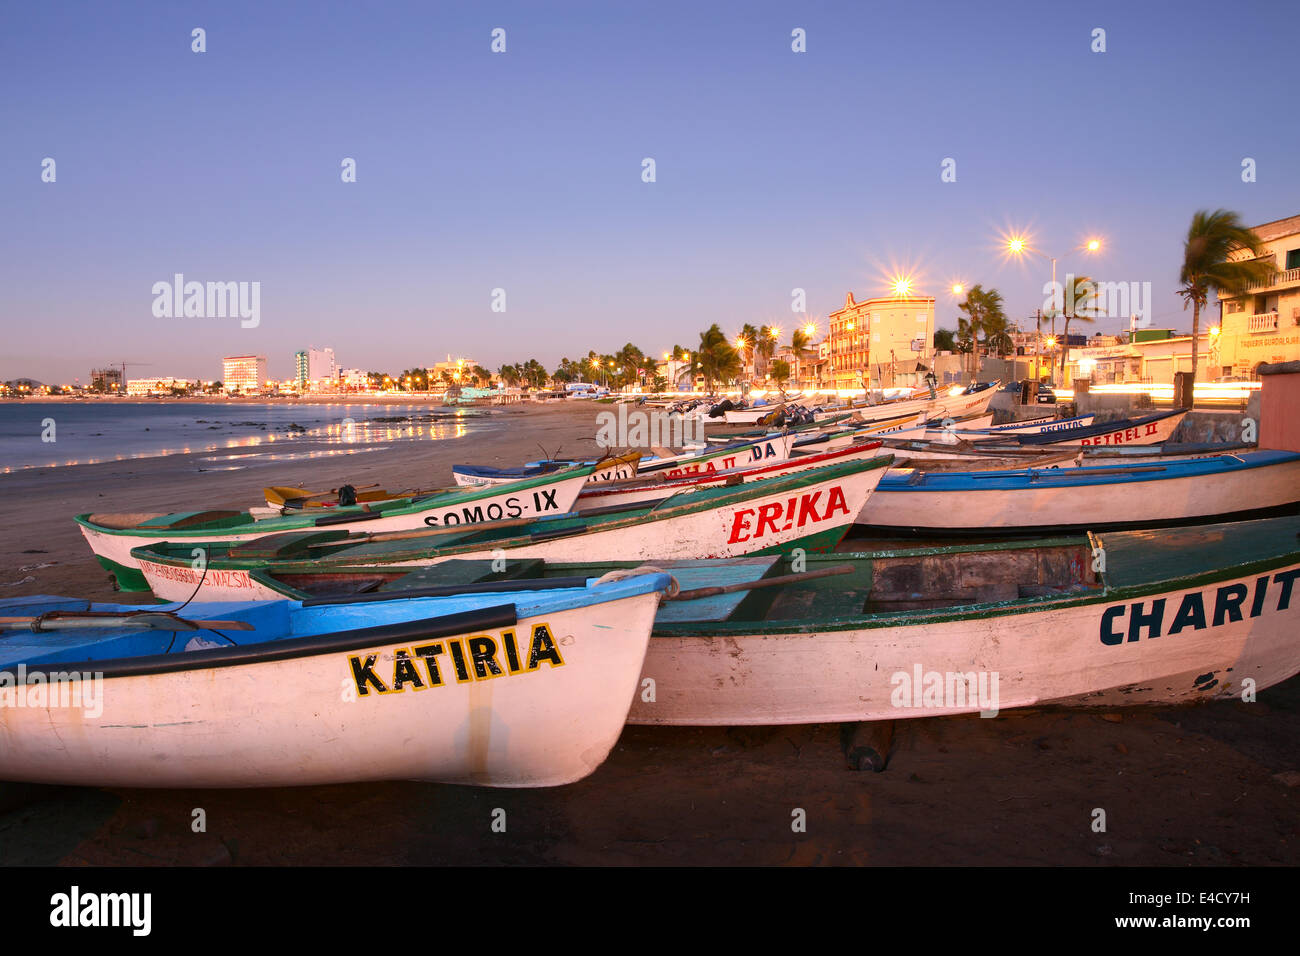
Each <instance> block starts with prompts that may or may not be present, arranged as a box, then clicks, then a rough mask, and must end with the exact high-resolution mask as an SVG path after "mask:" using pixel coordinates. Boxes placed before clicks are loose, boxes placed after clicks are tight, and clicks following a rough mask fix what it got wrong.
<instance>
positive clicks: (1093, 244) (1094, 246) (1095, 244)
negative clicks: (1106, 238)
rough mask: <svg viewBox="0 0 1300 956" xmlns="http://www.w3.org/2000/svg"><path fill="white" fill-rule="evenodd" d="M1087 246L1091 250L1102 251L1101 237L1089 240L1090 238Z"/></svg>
mask: <svg viewBox="0 0 1300 956" xmlns="http://www.w3.org/2000/svg"><path fill="white" fill-rule="evenodd" d="M1085 248H1086V249H1087V250H1088V251H1089V252H1100V251H1101V240H1100V239H1089V240H1088V244H1087V246H1086V247H1085Z"/></svg>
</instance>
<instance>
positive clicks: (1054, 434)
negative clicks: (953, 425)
mask: <svg viewBox="0 0 1300 956" xmlns="http://www.w3.org/2000/svg"><path fill="white" fill-rule="evenodd" d="M1186 417H1187V409H1185V408H1175V409H1171V410H1170V411H1167V412H1156V413H1155V414H1153V415H1143V416H1141V417H1140V418H1121V419H1117V420H1115V421H1109V422H1094V423H1093V424H1091V425H1084V426H1080V427H1078V428H1066V429H1051V430H1044V431H1038V432H1030V433H1024V432H998V433H993V434H986V435H980V436H979V437H976V438H974V439H972V441H973V442H974V444H976V445H982V444H989V445H992V444H995V443H999V442H1006V443H1013V442H1014V443H1018V444H1020V445H1067V444H1068V445H1079V446H1080V447H1084V448H1087V447H1099V446H1109V445H1160V444H1163V443H1164V442H1167V441H1169V440H1171V439H1172V438H1173V434H1174V432H1175V431H1177V430H1178V426H1179V425H1181V424H1182V422H1183V419H1184V418H1186Z"/></svg>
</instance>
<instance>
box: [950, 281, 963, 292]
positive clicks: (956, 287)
mask: <svg viewBox="0 0 1300 956" xmlns="http://www.w3.org/2000/svg"><path fill="white" fill-rule="evenodd" d="M965 291H966V286H965V285H964V284H963V283H961V282H954V283H953V284H952V294H953V295H961V294H962V293H963V292H965Z"/></svg>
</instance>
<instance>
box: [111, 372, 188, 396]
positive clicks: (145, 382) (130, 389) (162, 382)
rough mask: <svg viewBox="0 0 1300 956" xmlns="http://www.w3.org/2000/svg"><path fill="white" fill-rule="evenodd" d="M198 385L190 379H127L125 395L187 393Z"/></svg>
mask: <svg viewBox="0 0 1300 956" xmlns="http://www.w3.org/2000/svg"><path fill="white" fill-rule="evenodd" d="M198 384H199V383H198V381H197V380H195V379H192V378H171V377H170V376H169V377H166V378H132V379H127V382H126V394H128V395H136V396H149V395H170V394H172V392H173V391H181V392H187V391H189V390H190V389H192V388H194V387H195V386H197V385H198Z"/></svg>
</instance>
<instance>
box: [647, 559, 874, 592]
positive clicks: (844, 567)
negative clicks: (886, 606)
mask: <svg viewBox="0 0 1300 956" xmlns="http://www.w3.org/2000/svg"><path fill="white" fill-rule="evenodd" d="M854 570H855V567H854V566H853V565H851V564H836V565H833V566H831V567H829V568H821V569H820V570H817V571H805V572H804V573H802V574H782V575H780V576H778V577H775V578H760V579H759V580H757V581H742V582H741V583H739V584H724V585H720V586H718V587H709V588H692V589H691V590H689V591H678V592H677V594H676V595H674V596H673V597H672V598H669V600H672V601H694V600H697V599H699V598H706V597H717V596H718V595H719V594H732V593H734V592H736V591H756V590H758V589H759V588H774V587H780V586H782V585H785V584H800V583H802V582H803V581H812V580H815V579H817V578H829V577H833V576H834V575H837V574H852V573H853V572H854ZM668 573H670V574H671V573H672V569H671V568H670V569H668Z"/></svg>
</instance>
